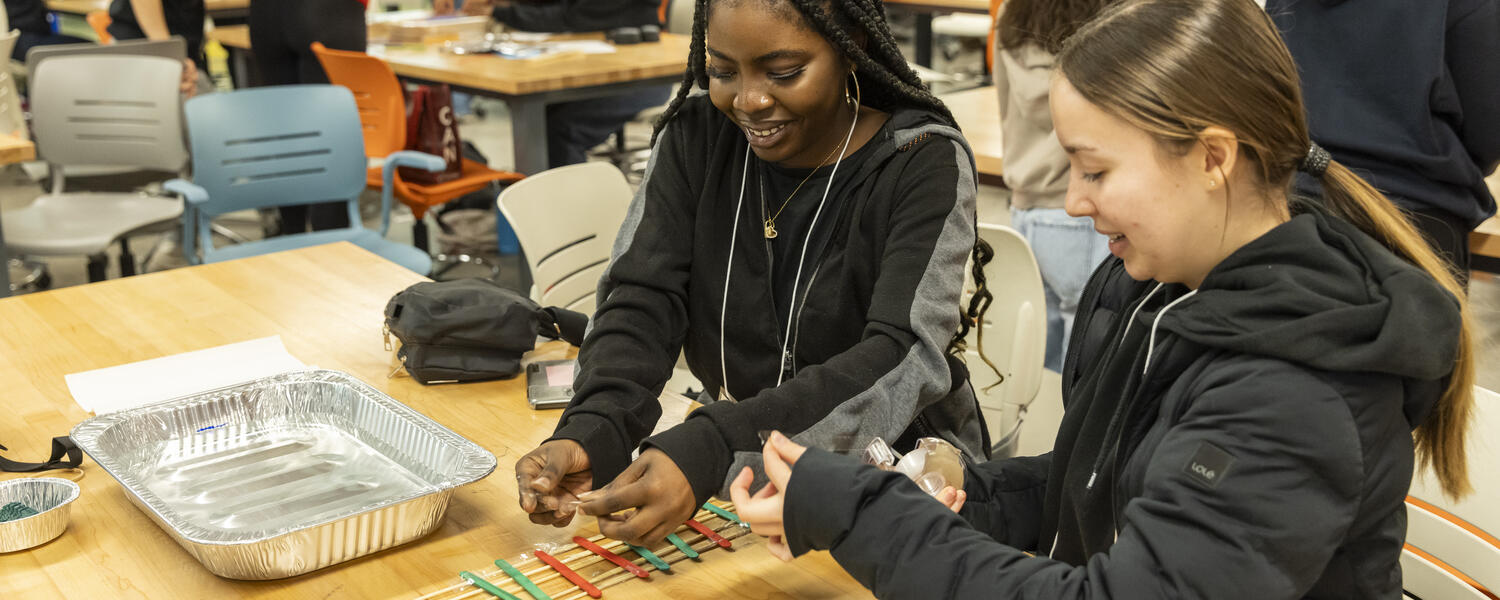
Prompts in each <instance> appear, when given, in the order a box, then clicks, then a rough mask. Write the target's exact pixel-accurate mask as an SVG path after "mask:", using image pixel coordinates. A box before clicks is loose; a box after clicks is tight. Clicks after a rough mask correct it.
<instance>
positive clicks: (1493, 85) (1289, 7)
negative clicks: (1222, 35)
mask: <svg viewBox="0 0 1500 600" xmlns="http://www.w3.org/2000/svg"><path fill="white" fill-rule="evenodd" d="M1266 12H1267V13H1268V14H1270V15H1271V19H1272V20H1273V21H1275V22H1276V27H1277V29H1279V30H1281V37H1282V39H1283V40H1285V41H1286V45H1287V48H1288V49H1290V50H1291V52H1292V57H1293V58H1295V59H1296V61H1297V70H1298V71H1299V72H1300V73H1301V76H1302V93H1303V96H1304V97H1305V104H1306V105H1307V125H1308V129H1309V130H1310V131H1311V133H1312V138H1313V140H1314V141H1316V142H1318V143H1319V144H1321V145H1323V146H1324V147H1326V148H1328V151H1329V152H1330V153H1332V154H1333V158H1334V159H1336V160H1338V161H1339V162H1341V163H1343V164H1344V165H1345V166H1348V167H1349V168H1351V169H1354V170H1355V171H1356V172H1357V173H1359V174H1360V176H1362V177H1364V178H1365V179H1367V180H1369V181H1370V183H1371V184H1373V185H1374V186H1375V187H1376V188H1378V189H1380V190H1381V191H1382V192H1385V193H1386V194H1387V195H1388V196H1390V197H1391V199H1392V200H1395V201H1396V202H1397V203H1398V204H1402V205H1403V206H1407V207H1412V208H1427V209H1437V210H1440V211H1443V212H1446V213H1449V214H1451V215H1453V216H1454V217H1455V218H1457V219H1459V220H1461V221H1464V222H1467V223H1469V225H1470V227H1471V228H1472V227H1473V226H1474V225H1478V224H1479V222H1480V221H1483V220H1484V219H1485V218H1487V217H1489V216H1490V215H1493V214H1495V199H1494V198H1493V197H1492V196H1491V195H1490V191H1489V189H1488V188H1487V187H1486V186H1485V183H1484V176H1485V175H1486V174H1488V173H1490V172H1492V171H1494V170H1495V166H1496V164H1500V1H1497V0H1348V1H1346V0H1269V1H1268V2H1267V3H1266ZM1297 186H1298V189H1299V190H1301V191H1302V192H1303V193H1313V192H1315V190H1316V189H1317V182H1316V181H1314V180H1313V179H1312V178H1309V177H1306V176H1302V177H1299V178H1298V180H1297Z"/></svg>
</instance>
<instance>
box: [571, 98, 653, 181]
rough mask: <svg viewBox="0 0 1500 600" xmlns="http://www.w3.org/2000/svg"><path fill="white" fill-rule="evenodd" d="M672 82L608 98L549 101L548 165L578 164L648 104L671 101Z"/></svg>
mask: <svg viewBox="0 0 1500 600" xmlns="http://www.w3.org/2000/svg"><path fill="white" fill-rule="evenodd" d="M671 95H672V86H662V87H659V88H648V89H645V90H639V91H634V92H628V93H625V94H621V95H619V96H610V97H607V98H591V99H589V100H574V101H571V102H559V103H557V104H549V105H547V168H549V169H556V168H558V167H561V166H566V165H576V164H578V163H581V162H584V161H587V160H588V159H589V155H588V152H589V149H590V148H593V147H594V146H598V145H599V144H602V143H604V140H607V139H609V135H610V134H612V133H614V132H615V131H618V130H619V129H620V127H621V126H623V125H624V124H625V123H626V122H628V121H630V120H631V119H633V118H635V115H636V113H639V112H641V111H643V110H646V109H648V108H652V107H656V106H661V105H663V104H666V103H667V99H668V98H669V97H671Z"/></svg>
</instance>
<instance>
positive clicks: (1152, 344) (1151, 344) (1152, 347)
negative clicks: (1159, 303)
mask: <svg viewBox="0 0 1500 600" xmlns="http://www.w3.org/2000/svg"><path fill="white" fill-rule="evenodd" d="M1156 287H1158V288H1160V287H1161V284H1156ZM1153 291H1154V290H1153ZM1196 293H1198V290H1193V291H1191V292H1188V293H1186V294H1183V295H1182V297H1181V298H1178V299H1176V300H1173V301H1171V302H1168V303H1167V305H1166V306H1163V307H1161V312H1159V313H1156V318H1155V319H1152V320H1151V336H1150V338H1149V339H1150V341H1148V342H1146V364H1144V365H1142V366H1141V375H1145V374H1146V370H1147V369H1150V368H1151V353H1152V352H1154V351H1156V326H1157V325H1160V324H1161V318H1162V317H1164V316H1166V314H1167V311H1168V310H1170V309H1171V308H1172V307H1173V306H1177V303H1178V302H1182V301H1183V300H1187V299H1188V298H1191V297H1193V294H1196ZM1141 304H1145V302H1142V303H1141ZM1136 310H1140V308H1136ZM1131 318H1132V319H1134V317H1133V316H1132V317H1131ZM1126 327H1129V325H1128V324H1127V325H1126Z"/></svg>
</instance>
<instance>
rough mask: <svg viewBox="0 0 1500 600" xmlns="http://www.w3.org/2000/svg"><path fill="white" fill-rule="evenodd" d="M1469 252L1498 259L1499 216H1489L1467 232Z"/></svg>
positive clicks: (1499, 243)
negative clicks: (1470, 231)
mask: <svg viewBox="0 0 1500 600" xmlns="http://www.w3.org/2000/svg"><path fill="white" fill-rule="evenodd" d="M1469 253H1470V254H1472V255H1474V256H1483V257H1487V258H1490V259H1495V260H1500V217H1490V218H1489V219H1488V220H1486V221H1485V222H1483V223H1480V224H1479V227H1476V228H1474V231H1473V232H1472V233H1470V234H1469Z"/></svg>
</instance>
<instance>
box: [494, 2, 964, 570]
mask: <svg viewBox="0 0 1500 600" xmlns="http://www.w3.org/2000/svg"><path fill="white" fill-rule="evenodd" d="M694 17H695V18H694V25H693V36H692V38H693V39H692V46H691V48H692V50H691V53H690V57H689V62H688V64H689V67H688V70H687V73H686V75H685V77H684V81H683V85H682V89H681V91H680V92H679V94H678V95H677V97H676V98H675V99H674V100H673V101H672V103H671V106H670V108H669V109H668V110H667V112H666V114H665V115H664V116H663V117H662V119H661V121H660V122H659V123H658V125H657V131H656V133H655V135H654V136H653V137H654V140H653V145H654V146H655V149H654V150H653V152H652V159H651V163H650V165H649V166H648V168H647V173H646V176H645V179H644V180H643V182H642V185H641V188H640V190H639V192H638V193H637V195H636V198H635V200H634V202H633V203H632V204H631V207H630V210H629V212H628V214H627V217H626V222H625V225H624V227H623V228H622V229H621V231H620V234H619V237H618V238H617V241H616V243H615V250H614V256H613V258H612V260H611V263H610V266H609V269H608V271H607V272H606V273H605V275H604V276H603V278H602V280H601V281H600V285H599V308H598V311H597V312H596V313H595V315H594V317H593V321H592V326H591V330H590V332H589V335H588V337H587V339H585V341H584V343H583V346H582V349H581V350H580V352H579V357H578V359H579V373H578V376H577V378H576V380H575V384H574V389H575V398H574V401H573V402H572V403H571V404H570V405H569V406H568V408H567V410H566V411H565V412H564V413H563V415H562V417H561V420H560V422H559V424H558V427H557V430H556V431H555V432H554V433H553V435H552V437H551V438H550V439H548V440H547V441H545V442H543V443H542V444H541V445H540V446H539V447H538V448H536V449H535V450H533V451H532V452H530V453H528V454H527V455H525V456H524V457H522V458H521V459H520V460H519V461H518V462H517V463H516V476H517V480H518V484H519V485H518V487H519V490H520V496H521V498H520V501H521V507H522V508H523V509H524V510H526V511H527V512H530V513H531V515H532V521H534V522H537V523H552V524H555V525H558V526H562V525H566V524H568V523H569V522H570V521H571V519H572V517H573V516H574V514H575V513H574V507H575V506H576V508H577V512H581V513H583V514H587V515H599V516H601V518H600V520H599V526H600V530H601V531H602V532H603V533H604V534H606V535H609V536H611V537H614V538H616V539H621V540H625V541H628V542H631V543H636V544H643V543H647V542H652V541H655V540H659V539H661V538H663V537H665V535H666V534H667V533H669V532H671V531H672V530H673V529H675V528H676V527H678V526H679V525H681V523H682V522H683V521H684V520H685V519H687V518H688V517H690V516H691V515H692V514H693V511H694V510H695V509H696V507H697V506H698V505H700V504H702V503H703V502H704V501H705V500H706V499H707V498H708V497H709V496H710V495H713V494H715V493H720V494H723V493H725V492H723V490H726V489H727V485H728V483H729V481H730V479H731V478H732V476H733V474H734V473H737V472H739V470H740V468H741V467H745V466H751V467H758V465H759V461H760V457H759V455H758V454H757V451H758V450H759V449H760V447H761V440H760V436H759V432H760V431H763V430H770V429H777V430H784V431H787V432H788V433H790V434H793V435H795V436H796V437H797V439H799V440H801V441H802V442H803V443H806V444H810V445H813V446H818V447H823V448H829V449H834V450H840V451H859V450H862V449H863V448H864V447H865V445H866V444H868V443H869V442H870V441H871V440H872V439H874V438H876V437H879V438H881V439H884V440H886V441H887V442H890V443H891V444H892V445H893V446H895V447H896V448H897V449H898V450H902V451H905V450H909V449H910V448H912V447H913V446H914V445H915V443H916V440H917V439H918V438H922V437H941V438H944V439H946V440H948V441H949V442H951V443H953V444H954V445H955V446H957V447H958V448H959V449H960V450H961V451H962V452H963V453H964V454H966V455H967V456H969V457H970V458H972V459H976V460H983V459H984V458H985V457H986V456H987V454H988V446H989V442H988V439H987V438H988V435H987V433H986V432H985V430H984V423H983V419H982V418H981V416H980V413H979V407H978V403H977V401H976V399H975V395H974V390H973V388H972V387H971V386H970V385H969V383H968V377H967V370H966V367H965V366H964V364H963V363H962V362H961V361H960V358H961V357H962V355H963V348H964V343H963V340H964V336H965V334H967V333H968V330H969V328H970V325H971V324H972V323H975V322H978V321H977V320H978V319H980V318H982V316H983V312H984V309H985V308H986V307H987V305H988V303H989V300H990V295H989V292H988V291H987V289H986V286H985V282H984V278H983V272H982V270H981V269H982V267H983V265H984V263H986V262H987V261H988V260H989V258H990V254H991V253H990V250H989V248H988V247H986V246H983V245H982V244H978V243H977V242H978V240H977V235H976V228H975V227H976V223H975V214H974V195H975V180H974V165H973V157H972V155H971V153H970V151H969V148H968V145H967V144H966V143H965V142H964V140H963V138H962V137H961V136H960V135H959V132H958V129H957V127H956V126H955V125H954V123H953V118H952V116H951V115H950V114H949V113H948V110H947V109H946V108H945V107H944V106H943V104H942V102H940V101H938V100H937V99H936V98H934V97H933V96H932V95H931V94H930V93H929V92H928V91H927V89H926V88H925V87H923V85H922V83H921V82H920V81H919V80H918V79H917V78H916V76H915V74H913V73H912V72H911V70H910V69H909V68H908V67H907V66H906V61H905V60H904V59H903V58H902V57H901V54H900V51H899V50H898V49H897V48H896V45H895V42H894V40H893V39H892V37H891V33H890V30H889V28H888V27H887V26H886V24H885V21H884V17H883V15H882V13H881V11H880V6H879V3H878V2H871V1H870V0H699V2H698V4H697V7H696V12H695V16H694ZM695 87H696V88H698V89H701V90H706V92H707V93H706V94H693V93H691V90H692V89H693V88H695ZM971 255H972V256H973V258H974V267H973V271H972V272H973V274H974V276H975V279H976V283H977V284H978V285H977V287H978V290H977V292H976V293H975V294H974V296H973V298H972V300H971V301H970V302H968V304H967V305H966V306H965V307H963V308H962V309H960V307H959V305H960V298H961V295H962V293H963V286H964V273H965V264H966V262H967V261H968V260H969V259H970V257H971ZM955 332H956V335H955ZM679 350H681V351H682V352H683V354H684V355H685V356H686V359H687V363H688V365H689V367H691V369H692V371H693V373H694V375H696V376H697V377H698V378H699V379H700V380H701V381H702V382H703V383H704V386H705V387H706V391H705V393H704V395H703V397H702V401H703V402H704V404H705V406H703V407H702V408H700V409H698V410H696V411H694V412H693V413H692V414H691V415H690V416H689V417H688V418H687V420H686V421H685V422H684V423H682V424H680V425H678V426H676V427H673V428H671V429H668V430H666V431H664V432H661V433H658V434H656V435H651V436H650V437H648V434H650V433H651V431H652V427H653V425H654V424H655V422H656V421H657V419H658V418H659V416H660V414H661V407H660V404H659V402H658V395H659V394H660V393H661V390H662V386H663V385H664V384H665V382H666V380H667V379H668V377H669V375H670V374H671V370H672V366H673V364H674V363H675V362H676V360H677V357H678V353H679ZM637 446H639V447H640V448H641V452H640V455H639V458H637V459H636V460H634V462H632V461H631V452H632V450H634V449H636V448H637ZM606 484H608V487H605V486H606ZM601 488H602V489H601ZM591 490H593V491H596V493H594V494H585V492H587V491H591ZM579 496H582V498H581V500H582V503H581V504H577V503H575V502H573V500H575V499H579ZM940 496H941V497H942V498H943V499H944V501H945V502H950V503H952V502H956V499H957V496H958V492H957V491H956V490H952V489H949V490H947V491H946V492H944V493H943V494H940ZM631 509H634V510H631ZM604 515H610V517H609V518H604V517H603V516H604ZM615 515H623V516H615Z"/></svg>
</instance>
